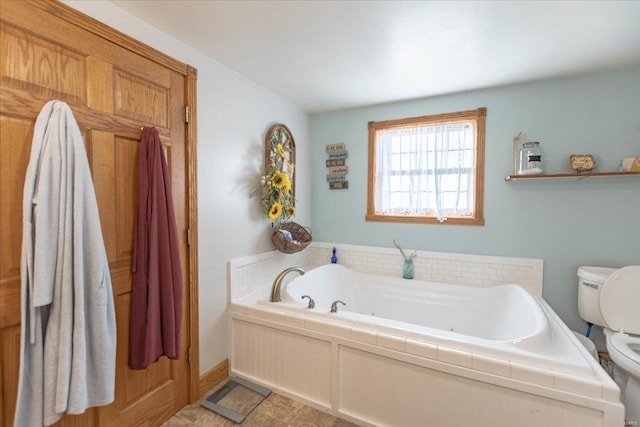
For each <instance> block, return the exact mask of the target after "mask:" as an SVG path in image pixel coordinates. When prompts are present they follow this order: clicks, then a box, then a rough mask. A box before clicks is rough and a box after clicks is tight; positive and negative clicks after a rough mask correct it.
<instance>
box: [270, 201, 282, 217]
mask: <svg viewBox="0 0 640 427" xmlns="http://www.w3.org/2000/svg"><path fill="white" fill-rule="evenodd" d="M280 215H282V205H281V204H280V203H278V202H274V203H273V205H271V209H269V218H271V219H278V218H280Z"/></svg>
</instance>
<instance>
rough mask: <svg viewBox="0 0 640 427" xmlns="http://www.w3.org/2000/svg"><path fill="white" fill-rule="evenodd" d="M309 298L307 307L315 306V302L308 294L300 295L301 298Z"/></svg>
mask: <svg viewBox="0 0 640 427" xmlns="http://www.w3.org/2000/svg"><path fill="white" fill-rule="evenodd" d="M305 298H309V305H308V306H307V308H314V307H315V306H316V302H315V301H314V300H313V298H311V297H310V296H309V295H302V299H305Z"/></svg>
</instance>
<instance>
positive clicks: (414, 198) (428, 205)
mask: <svg viewBox="0 0 640 427" xmlns="http://www.w3.org/2000/svg"><path fill="white" fill-rule="evenodd" d="M485 115H486V109H477V110H471V111H466V112H461V113H451V114H443V115H436V116H425V117H424V118H416V119H421V120H424V121H423V122H419V121H418V120H415V121H414V120H413V119H401V120H397V121H386V122H381V123H380V126H376V125H377V123H376V122H371V123H370V126H371V125H372V124H373V125H374V129H375V132H374V133H372V134H370V135H372V136H373V139H372V141H370V146H371V147H372V148H371V150H370V151H371V152H372V153H375V158H374V159H373V161H374V166H373V167H374V168H375V170H376V171H377V172H376V174H377V176H378V177H380V178H378V179H376V180H375V188H373V191H372V192H371V193H370V195H369V197H370V198H371V197H373V198H375V200H374V202H373V204H370V205H369V206H374V205H375V206H376V209H378V210H380V211H381V212H388V213H393V214H399V213H400V212H401V213H402V214H405V213H409V214H411V215H424V214H425V213H428V214H429V215H434V216H437V217H441V216H446V215H453V216H457V217H469V216H470V217H475V216H476V213H474V212H473V210H474V209H475V207H476V198H475V196H474V193H475V191H477V188H482V187H476V186H477V182H478V181H477V176H481V175H480V174H481V173H483V172H484V171H483V170H479V169H477V168H476V161H477V159H478V156H480V155H481V156H484V154H483V152H478V135H479V133H478V129H480V128H482V129H483V130H484V117H485ZM445 117H450V120H448V121H443V120H442V119H443V118H445ZM454 117H455V118H454ZM466 117H468V119H467V118H466ZM409 120H412V123H415V125H411V126H410V125H407V124H406V123H405V122H406V121H409ZM382 123H384V125H382ZM395 123H401V124H400V125H399V126H394V125H395ZM480 124H481V125H480ZM480 136H481V138H482V150H483V149H484V134H482V135H480ZM370 173H371V171H370ZM370 179H371V176H370ZM384 192H387V193H386V195H385V194H384ZM480 197H481V195H480ZM480 206H481V204H480ZM369 214H371V212H369ZM479 217H480V219H481V212H480V216H479ZM479 223H481V222H479Z"/></svg>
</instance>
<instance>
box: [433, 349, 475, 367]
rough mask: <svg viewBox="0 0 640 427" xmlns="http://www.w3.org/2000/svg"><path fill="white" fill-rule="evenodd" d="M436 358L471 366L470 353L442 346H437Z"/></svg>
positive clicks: (454, 363)
mask: <svg viewBox="0 0 640 427" xmlns="http://www.w3.org/2000/svg"><path fill="white" fill-rule="evenodd" d="M438 360H439V361H441V362H446V363H451V364H453V365H458V366H463V367H465V368H471V367H472V365H473V358H472V355H471V353H467V352H466V351H460V350H454V349H452V348H446V347H442V346H438Z"/></svg>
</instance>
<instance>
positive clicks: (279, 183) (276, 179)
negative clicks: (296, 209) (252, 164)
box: [271, 171, 291, 191]
mask: <svg viewBox="0 0 640 427" xmlns="http://www.w3.org/2000/svg"><path fill="white" fill-rule="evenodd" d="M271 183H272V184H273V186H274V187H276V188H278V189H280V190H286V191H291V181H289V175H288V174H287V173H285V172H282V171H278V172H276V173H275V174H274V175H273V178H272V179H271Z"/></svg>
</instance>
